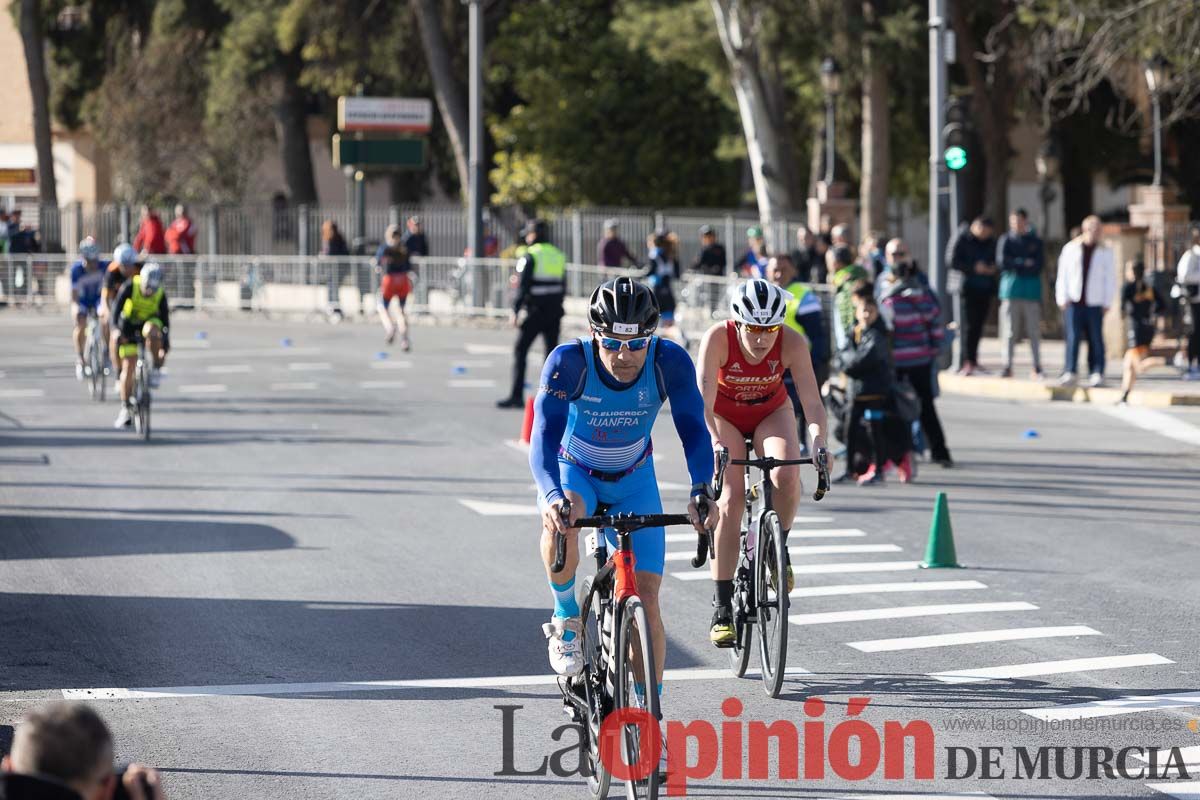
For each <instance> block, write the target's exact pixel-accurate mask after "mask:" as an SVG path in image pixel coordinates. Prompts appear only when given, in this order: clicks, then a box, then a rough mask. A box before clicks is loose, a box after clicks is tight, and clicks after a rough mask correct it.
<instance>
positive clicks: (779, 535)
mask: <svg viewBox="0 0 1200 800" xmlns="http://www.w3.org/2000/svg"><path fill="white" fill-rule="evenodd" d="M757 549H758V552H757V553H756V554H755V559H754V575H755V581H754V587H755V597H756V598H757V601H758V660H759V663H760V664H761V665H762V679H763V689H764V690H765V691H766V693H767V694H768V695H769V696H770V697H779V692H780V690H781V689H782V688H783V675H784V671H785V669H786V664H787V643H788V590H787V567H786V564H787V544H786V543H785V542H784V541H783V529H782V527H781V526H780V524H779V515H778V514H776V513H775V512H774V511H769V512H767V513H766V514H764V515H763V516H762V520H761V522H760V524H759V530H758V547H757ZM772 570H773V571H774V574H775V576H774V579H773V580H772V577H771V572H772Z"/></svg>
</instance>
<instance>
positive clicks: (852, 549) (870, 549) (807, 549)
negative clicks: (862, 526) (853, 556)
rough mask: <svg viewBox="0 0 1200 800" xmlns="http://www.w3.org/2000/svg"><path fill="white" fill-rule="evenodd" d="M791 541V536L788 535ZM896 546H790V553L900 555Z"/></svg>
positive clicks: (898, 547)
mask: <svg viewBox="0 0 1200 800" xmlns="http://www.w3.org/2000/svg"><path fill="white" fill-rule="evenodd" d="M788 539H789V540H790V539H791V535H790V534H789V535H788ZM900 550H901V548H900V546H899V545H894V544H810V545H799V544H789V545H788V552H789V553H792V554H793V555H831V554H834V553H899V552H900Z"/></svg>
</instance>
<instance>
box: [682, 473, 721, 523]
mask: <svg viewBox="0 0 1200 800" xmlns="http://www.w3.org/2000/svg"><path fill="white" fill-rule="evenodd" d="M691 494H692V499H691V502H689V503H688V519H690V520H691V522H692V526H693V527H695V529H696V530H697V531H699V532H701V533H703V532H704V531H706V530H713V529H715V528H716V527H717V522H719V521H720V518H721V512H720V511H718V510H717V503H716V499H715V497H714V493H713V489H712V487H711V486H709V485H708V484H707V483H697V484H695V485H694V486H692V493H691Z"/></svg>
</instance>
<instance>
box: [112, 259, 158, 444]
mask: <svg viewBox="0 0 1200 800" xmlns="http://www.w3.org/2000/svg"><path fill="white" fill-rule="evenodd" d="M162 282H163V276H162V268H161V267H160V266H158V264H154V263H150V264H146V265H145V266H143V267H142V269H141V272H139V273H138V274H137V275H134V276H133V277H131V278H130V279H129V280H128V281H126V282H125V283H124V285H122V286H121V291H120V292H118V293H117V297H116V300H115V301H114V302H113V307H114V309H115V314H116V318H115V322H114V325H113V328H114V329H115V330H116V333H117V337H118V342H117V345H118V346H117V355H118V356H119V357H120V359H121V379H120V387H121V413H119V414H118V415H117V421H116V423H115V425H114V427H117V428H123V427H125V426H126V425H129V424H130V421H131V417H130V414H129V398H130V396H131V395H132V394H133V371H134V370H135V369H136V368H137V333H138V332H139V331H140V332H141V335H142V337H143V338H145V340H146V350H147V352H149V353H150V356H151V358H152V359H153V361H154V370H153V371H152V372H151V373H150V385H151V386H157V385H158V370H159V369H160V368H161V367H162V365H163V362H164V361H166V359H167V351H168V350H169V349H170V348H171V340H170V338H169V337H168V326H169V325H170V318H169V316H168V313H169V311H168V308H167V292H166V290H165V289H163V285H162Z"/></svg>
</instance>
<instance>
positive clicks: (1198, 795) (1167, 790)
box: [1146, 781, 1200, 800]
mask: <svg viewBox="0 0 1200 800" xmlns="http://www.w3.org/2000/svg"><path fill="white" fill-rule="evenodd" d="M1146 786H1147V787H1148V788H1151V789H1153V790H1154V791H1156V792H1162V793H1163V794H1165V795H1167V796H1168V797H1175V798H1178V800H1200V781H1168V782H1166V783H1147V784H1146Z"/></svg>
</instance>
